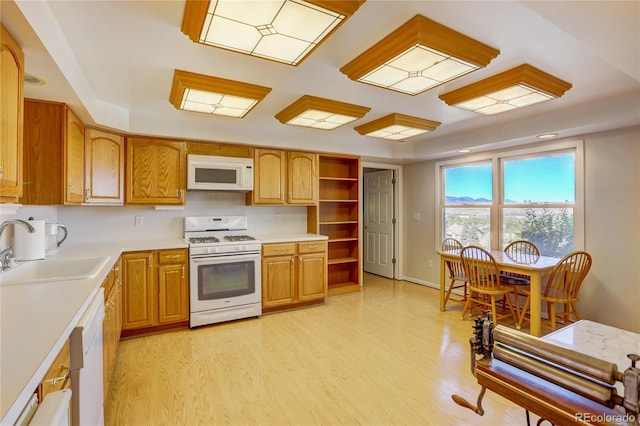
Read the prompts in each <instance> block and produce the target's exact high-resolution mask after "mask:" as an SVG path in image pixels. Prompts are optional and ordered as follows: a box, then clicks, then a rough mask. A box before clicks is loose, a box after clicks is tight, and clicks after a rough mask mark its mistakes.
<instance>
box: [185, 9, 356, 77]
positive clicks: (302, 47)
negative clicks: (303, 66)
mask: <svg viewBox="0 0 640 426" xmlns="http://www.w3.org/2000/svg"><path fill="white" fill-rule="evenodd" d="M364 1H365V0H306V1H304V0H259V1H258V0H253V1H238V0H211V1H207V0H204V1H203V0H187V2H186V5H185V9H184V15H183V18H182V32H183V33H185V34H186V35H188V36H189V38H190V39H191V40H192V41H194V42H196V43H201V44H205V45H208V46H214V47H219V48H222V49H227V50H232V51H234V52H240V53H244V54H247V55H251V56H257V57H259V58H264V59H270V60H273V61H277V62H282V63H285V64H289V65H298V64H299V63H300V62H302V61H303V60H304V59H305V58H306V57H307V56H308V55H309V54H310V53H311V52H312V51H313V50H314V49H315V48H316V47H318V45H320V43H322V42H323V41H324V40H325V39H326V38H327V37H329V35H331V34H332V33H333V32H334V31H335V30H336V29H337V28H338V27H339V26H340V25H342V24H343V23H344V22H345V21H346V20H347V19H348V18H349V17H350V16H351V15H352V14H354V13H355V12H356V10H358V8H359V7H360V5H362V3H364Z"/></svg>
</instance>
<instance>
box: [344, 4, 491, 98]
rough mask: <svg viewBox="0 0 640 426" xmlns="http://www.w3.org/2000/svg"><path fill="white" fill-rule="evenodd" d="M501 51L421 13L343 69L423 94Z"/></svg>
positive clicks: (367, 80)
mask: <svg viewBox="0 0 640 426" xmlns="http://www.w3.org/2000/svg"><path fill="white" fill-rule="evenodd" d="M499 53H500V51H499V50H497V49H494V48H492V47H490V46H487V45H486V44H483V43H480V42H479V41H476V40H474V39H472V38H470V37H467V36H465V35H464V34H461V33H459V32H457V31H455V30H452V29H451V28H447V27H445V26H444V25H441V24H438V23H437V22H434V21H432V20H430V19H427V18H425V17H424V16H422V15H416V16H414V17H413V18H412V19H410V20H409V21H407V22H406V23H404V24H403V25H402V26H400V27H399V28H398V29H396V30H395V31H393V32H392V33H391V34H389V35H388V36H386V37H385V38H383V39H382V40H380V41H379V42H378V43H376V44H374V45H373V46H371V47H370V48H369V49H367V50H366V51H364V52H363V53H362V54H360V55H359V56H358V57H356V58H355V59H353V60H352V61H351V62H349V63H348V64H346V65H345V66H343V67H342V68H340V71H341V72H342V73H343V74H346V75H347V76H348V77H349V78H350V79H351V80H355V81H359V82H361V83H367V84H371V85H374V86H378V87H383V88H385V89H390V90H395V91H398V92H401V93H405V94H409V95H417V94H419V93H422V92H424V91H426V90H429V89H431V88H433V87H435V86H438V85H440V84H442V83H445V82H447V81H450V80H453V79H454V78H458V77H460V76H463V75H465V74H468V73H470V72H472V71H475V70H477V69H479V68H482V67H485V66H487V65H488V64H489V62H491V61H492V60H493V59H494V58H495V57H496V56H498V54H499Z"/></svg>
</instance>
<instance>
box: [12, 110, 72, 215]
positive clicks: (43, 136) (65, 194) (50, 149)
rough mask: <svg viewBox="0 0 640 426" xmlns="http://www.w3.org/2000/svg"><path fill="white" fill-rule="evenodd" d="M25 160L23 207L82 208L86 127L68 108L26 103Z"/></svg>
mask: <svg viewBox="0 0 640 426" xmlns="http://www.w3.org/2000/svg"><path fill="white" fill-rule="evenodd" d="M23 160H24V185H23V196H22V199H21V202H22V203H23V204H40V205H59V204H64V205H80V204H82V202H83V201H84V125H83V124H82V122H81V121H80V119H78V117H77V116H76V115H75V114H74V113H73V111H71V110H70V109H69V108H68V107H67V106H66V105H65V104H63V103H58V102H48V101H37V100H32V99H26V100H25V101H24V152H23Z"/></svg>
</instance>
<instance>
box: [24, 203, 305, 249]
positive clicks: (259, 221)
mask: <svg viewBox="0 0 640 426" xmlns="http://www.w3.org/2000/svg"><path fill="white" fill-rule="evenodd" d="M54 213H55V214H57V219H56V218H55V217H53V216H54ZM29 215H30V216H34V217H35V218H36V219H43V218H45V219H47V221H56V220H57V222H59V223H62V224H65V225H67V227H68V229H69V237H68V239H67V242H65V244H77V243H100V242H107V241H139V240H142V241H144V240H158V239H179V238H182V237H183V234H184V221H183V218H184V217H185V216H206V215H209V216H212V215H246V216H248V222H249V231H250V233H251V234H254V235H270V234H278V233H281V234H282V233H288V234H296V233H305V232H306V230H307V222H306V220H307V209H306V207H264V206H247V205H245V194H243V193H239V192H228V193H227V192H203V191H188V192H187V206H186V207H185V208H184V210H155V209H154V208H153V206H124V207H122V206H118V207H89V206H59V207H57V208H56V207H50V206H42V207H40V206H25V207H23V208H21V209H19V210H18V213H17V215H16V217H18V218H26V217H28V216H29ZM278 215H279V216H280V221H277V216H278ZM136 216H143V218H144V224H143V225H141V226H136V225H135V217H136Z"/></svg>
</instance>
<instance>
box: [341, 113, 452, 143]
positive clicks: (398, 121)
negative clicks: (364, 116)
mask: <svg viewBox="0 0 640 426" xmlns="http://www.w3.org/2000/svg"><path fill="white" fill-rule="evenodd" d="M440 124H441V123H439V122H437V121H431V120H426V119H424V118H418V117H411V116H409V115H403V114H398V113H393V114H389V115H385V116H384V117H381V118H378V119H376V120H373V121H370V122H369V123H365V124H361V125H360V126H357V127H354V130H355V131H356V132H358V133H360V134H361V135H365V136H371V137H374V138H382V139H389V140H394V141H399V140H404V139H407V138H410V137H412V136H417V135H421V134H423V133H427V132H431V131H433V130H435V129H436V128H438V126H440Z"/></svg>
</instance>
